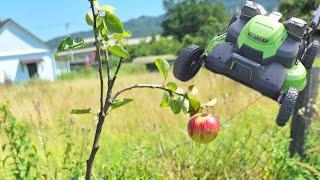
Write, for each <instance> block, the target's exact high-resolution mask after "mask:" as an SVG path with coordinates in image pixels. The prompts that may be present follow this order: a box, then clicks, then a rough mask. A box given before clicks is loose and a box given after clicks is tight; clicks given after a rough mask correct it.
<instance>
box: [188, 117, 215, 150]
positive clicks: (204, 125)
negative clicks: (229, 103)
mask: <svg viewBox="0 0 320 180" xmlns="http://www.w3.org/2000/svg"><path fill="white" fill-rule="evenodd" d="M219 131H220V122H219V119H218V118H217V117H215V116H213V115H211V114H204V113H201V114H196V115H194V116H193V117H191V119H190V120H189V124H188V133H189V136H190V137H191V139H193V140H194V141H195V142H197V143H203V144H204V143H209V142H211V141H213V140H214V139H215V138H216V137H217V136H218V134H219Z"/></svg>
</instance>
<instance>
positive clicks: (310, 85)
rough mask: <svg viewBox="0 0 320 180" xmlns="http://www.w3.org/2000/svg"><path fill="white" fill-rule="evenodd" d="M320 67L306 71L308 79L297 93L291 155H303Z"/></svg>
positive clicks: (313, 111)
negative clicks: (303, 87) (302, 88)
mask: <svg viewBox="0 0 320 180" xmlns="http://www.w3.org/2000/svg"><path fill="white" fill-rule="evenodd" d="M319 80H320V68H313V69H312V70H310V71H309V72H308V81H307V85H306V87H305V89H304V90H303V91H301V92H300V93H299V97H298V99H297V103H296V107H295V110H294V113H293V117H292V124H291V143H290V147H289V150H290V154H291V156H293V155H295V154H299V155H300V156H301V157H302V158H303V157H304V156H305V153H304V150H305V139H306V136H307V129H308V126H309V125H310V124H311V122H312V121H313V120H314V113H315V109H314V108H313V107H314V106H313V105H314V104H315V103H316V100H317V96H318V89H319Z"/></svg>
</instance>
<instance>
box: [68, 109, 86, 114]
mask: <svg viewBox="0 0 320 180" xmlns="http://www.w3.org/2000/svg"><path fill="white" fill-rule="evenodd" d="M89 113H91V108H87V109H73V110H72V111H71V112H70V114H89Z"/></svg>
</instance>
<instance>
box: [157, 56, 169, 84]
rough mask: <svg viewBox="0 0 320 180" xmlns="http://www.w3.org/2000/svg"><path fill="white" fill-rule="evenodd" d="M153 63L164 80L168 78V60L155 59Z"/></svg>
mask: <svg viewBox="0 0 320 180" xmlns="http://www.w3.org/2000/svg"><path fill="white" fill-rule="evenodd" d="M155 65H156V66H157V68H158V70H159V72H160V74H161V75H162V76H163V77H164V79H165V80H166V79H167V78H168V74H169V70H170V64H169V63H168V61H165V60H163V59H157V60H156V61H155Z"/></svg>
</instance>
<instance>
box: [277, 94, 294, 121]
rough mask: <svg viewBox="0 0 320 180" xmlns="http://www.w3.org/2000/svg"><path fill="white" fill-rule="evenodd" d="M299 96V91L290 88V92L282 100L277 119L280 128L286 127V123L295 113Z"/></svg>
mask: <svg viewBox="0 0 320 180" xmlns="http://www.w3.org/2000/svg"><path fill="white" fill-rule="evenodd" d="M298 94H299V91H298V90H297V89H295V88H290V89H289V90H288V92H287V93H286V94H284V95H283V96H282V98H281V100H280V103H281V107H280V110H279V114H278V117H277V124H278V125H279V126H285V125H286V123H287V122H288V121H289V119H290V117H291V115H292V113H293V110H294V107H295V104H296V101H297V98H298Z"/></svg>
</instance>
